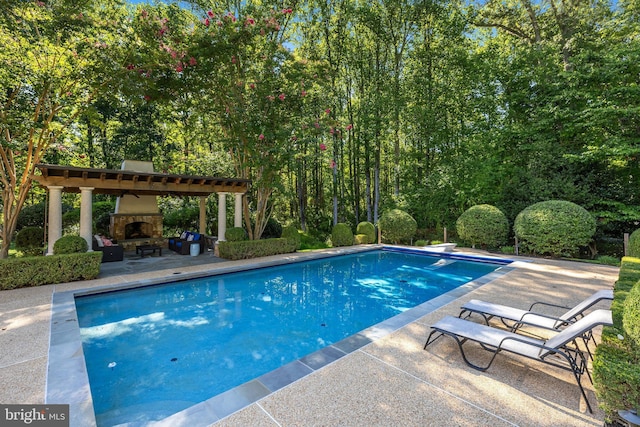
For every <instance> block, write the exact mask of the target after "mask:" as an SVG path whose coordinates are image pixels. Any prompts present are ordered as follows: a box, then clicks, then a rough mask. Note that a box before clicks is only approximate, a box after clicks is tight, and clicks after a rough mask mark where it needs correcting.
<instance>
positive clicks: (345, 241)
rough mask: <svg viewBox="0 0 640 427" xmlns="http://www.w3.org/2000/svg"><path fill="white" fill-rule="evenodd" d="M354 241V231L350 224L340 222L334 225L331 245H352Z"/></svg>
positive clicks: (335, 246)
mask: <svg viewBox="0 0 640 427" xmlns="http://www.w3.org/2000/svg"><path fill="white" fill-rule="evenodd" d="M353 242H354V240H353V232H352V231H351V227H349V225H348V224H344V223H341V222H340V223H338V224H336V225H334V226H333V230H332V231H331V246H333V247H334V248H337V247H339V246H351V245H353Z"/></svg>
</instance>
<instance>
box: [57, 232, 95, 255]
mask: <svg viewBox="0 0 640 427" xmlns="http://www.w3.org/2000/svg"><path fill="white" fill-rule="evenodd" d="M88 249H89V245H88V244H87V241H86V240H84V238H82V237H80V236H74V235H68V236H62V237H61V238H59V239H58V240H56V242H55V243H54V244H53V254H54V255H63V254H76V253H82V252H87V250H88Z"/></svg>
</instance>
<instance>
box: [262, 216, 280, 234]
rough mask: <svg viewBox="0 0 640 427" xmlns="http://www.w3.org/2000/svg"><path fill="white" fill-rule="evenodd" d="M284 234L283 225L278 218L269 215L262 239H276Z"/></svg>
mask: <svg viewBox="0 0 640 427" xmlns="http://www.w3.org/2000/svg"><path fill="white" fill-rule="evenodd" d="M281 236H282V225H281V224H280V222H278V220H277V219H275V218H273V217H269V220H268V221H267V224H266V225H265V227H264V231H263V232H262V236H260V238H261V239H276V238H278V237H281Z"/></svg>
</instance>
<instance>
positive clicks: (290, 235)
mask: <svg viewBox="0 0 640 427" xmlns="http://www.w3.org/2000/svg"><path fill="white" fill-rule="evenodd" d="M282 238H283V239H289V240H291V241H293V242H294V243H295V246H296V250H297V249H300V245H301V243H302V239H301V238H300V233H299V232H298V229H297V228H296V227H295V226H293V225H288V226H286V227H285V228H283V229H282Z"/></svg>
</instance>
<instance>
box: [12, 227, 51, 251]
mask: <svg viewBox="0 0 640 427" xmlns="http://www.w3.org/2000/svg"><path fill="white" fill-rule="evenodd" d="M15 243H16V249H18V250H19V251H20V252H22V253H23V254H25V255H26V256H37V255H42V253H43V249H44V228H42V227H24V228H23V229H22V230H20V231H19V232H18V234H17V235H16V242H15Z"/></svg>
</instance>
